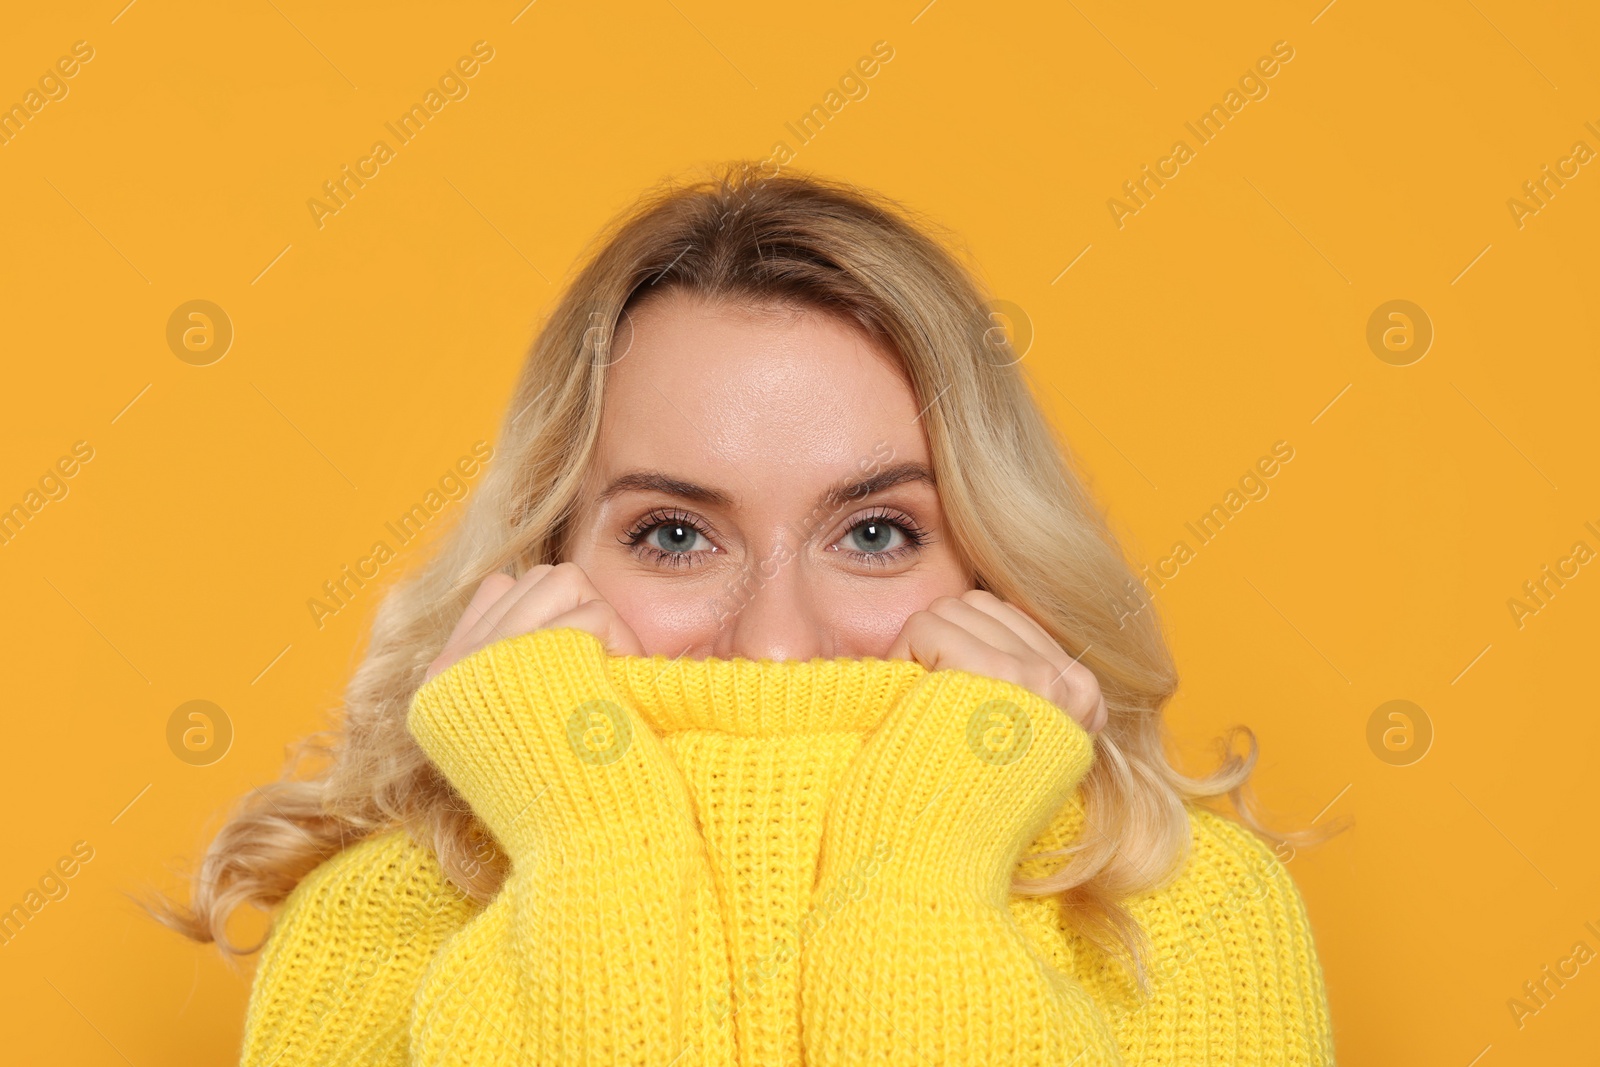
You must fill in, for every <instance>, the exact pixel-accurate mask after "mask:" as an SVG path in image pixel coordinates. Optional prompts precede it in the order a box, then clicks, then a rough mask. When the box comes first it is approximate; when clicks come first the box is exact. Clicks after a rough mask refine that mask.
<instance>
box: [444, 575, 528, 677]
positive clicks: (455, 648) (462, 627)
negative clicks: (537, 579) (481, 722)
mask: <svg viewBox="0 0 1600 1067" xmlns="http://www.w3.org/2000/svg"><path fill="white" fill-rule="evenodd" d="M515 584H516V579H514V578H512V577H511V575H509V574H505V573H503V572H498V571H497V572H496V573H494V574H491V575H489V576H488V577H487V578H485V579H484V580H483V581H481V582H479V583H478V589H477V591H476V592H475V593H473V594H472V600H471V601H469V602H468V603H467V607H466V610H464V611H463V612H462V613H461V618H459V619H457V620H456V625H455V629H453V630H451V631H450V636H449V637H448V638H447V639H446V640H445V643H444V647H443V648H441V649H440V650H439V654H438V655H437V656H435V657H434V658H433V662H432V663H430V664H428V669H427V671H426V673H425V674H424V675H423V680H424V681H426V680H428V679H430V678H432V677H433V676H434V675H435V674H438V673H439V671H440V669H442V666H443V665H444V664H447V663H453V662H455V661H456V660H457V659H459V658H460V657H461V653H462V652H463V651H464V650H465V649H467V648H469V647H471V646H469V645H468V644H467V640H468V638H469V636H470V635H471V633H472V631H473V629H474V628H475V627H476V626H477V625H478V622H479V621H480V620H481V619H482V618H483V615H484V612H486V611H488V610H489V608H490V607H491V606H492V605H493V604H494V603H495V602H496V601H497V600H499V599H500V598H501V597H502V596H504V595H505V591H506V590H507V589H509V588H511V587H512V586H513V585H515Z"/></svg>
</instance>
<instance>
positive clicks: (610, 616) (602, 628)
mask: <svg viewBox="0 0 1600 1067" xmlns="http://www.w3.org/2000/svg"><path fill="white" fill-rule="evenodd" d="M560 626H572V627H576V628H577V629H579V630H583V631H585V632H587V633H591V634H594V635H595V636H596V637H598V638H599V639H600V643H601V644H602V645H604V646H605V649H606V654H607V655H610V656H642V655H644V645H643V644H642V643H640V641H639V635H638V634H636V633H634V632H633V627H631V626H629V625H628V624H627V623H626V622H624V621H623V619H622V616H620V615H618V614H617V611H616V609H615V608H613V607H612V606H611V605H610V604H608V603H606V602H605V601H604V600H587V601H584V602H583V603H582V604H579V605H578V606H577V607H575V608H573V609H572V610H571V611H566V612H562V613H561V614H560V615H557V616H556V617H555V618H553V619H551V620H550V621H549V622H547V623H545V624H544V626H543V627H541V628H542V629H546V630H554V629H556V628H557V627H560Z"/></svg>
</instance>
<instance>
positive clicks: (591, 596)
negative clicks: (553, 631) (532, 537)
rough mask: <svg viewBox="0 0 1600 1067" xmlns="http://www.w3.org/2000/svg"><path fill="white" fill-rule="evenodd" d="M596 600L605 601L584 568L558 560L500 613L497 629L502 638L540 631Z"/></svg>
mask: <svg viewBox="0 0 1600 1067" xmlns="http://www.w3.org/2000/svg"><path fill="white" fill-rule="evenodd" d="M594 600H598V601H601V602H604V600H605V598H604V597H602V596H601V595H600V591H599V590H598V589H596V588H595V587H594V583H593V582H591V581H590V580H589V576H588V575H587V574H585V573H584V572H583V568H581V567H579V566H578V565H577V564H576V563H571V562H567V563H558V564H556V565H555V566H553V567H551V568H550V570H549V571H547V572H546V573H545V574H544V575H542V576H541V578H540V580H539V581H538V582H537V583H536V584H534V585H532V586H530V587H529V589H528V591H527V592H526V593H524V594H523V595H522V596H520V597H518V598H517V600H516V602H515V603H513V604H512V605H511V606H510V607H509V608H508V609H507V610H506V613H505V614H504V615H502V616H500V621H499V622H498V623H497V632H498V633H499V634H500V635H501V636H502V637H515V636H516V635H518V634H525V633H531V632H532V631H534V630H541V629H544V628H545V627H547V626H549V625H550V620H551V619H554V618H555V617H556V616H558V615H560V614H562V613H563V612H568V611H571V610H572V609H574V608H576V607H578V606H579V605H581V604H585V603H588V602H590V601H594Z"/></svg>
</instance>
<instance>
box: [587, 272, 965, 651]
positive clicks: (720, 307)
mask: <svg viewBox="0 0 1600 1067" xmlns="http://www.w3.org/2000/svg"><path fill="white" fill-rule="evenodd" d="M611 359H612V361H613V362H612V365H611V366H610V367H609V368H608V369H607V371H606V373H607V380H606V395H605V401H604V405H603V411H602V414H601V432H600V441H599V452H598V455H597V456H596V459H595V462H594V464H593V465H592V467H591V469H590V471H589V473H588V483H587V485H586V487H585V491H584V494H583V500H582V503H581V505H580V508H579V511H578V513H577V514H576V516H575V517H574V520H573V523H572V526H571V528H570V532H569V535H568V539H567V543H566V545H565V550H564V552H563V553H562V556H561V559H562V560H563V561H566V560H571V561H572V562H575V563H577V564H578V565H579V566H580V567H582V568H583V570H584V572H585V573H586V574H588V576H589V578H590V580H591V581H592V582H593V583H594V585H595V587H596V588H597V589H598V590H599V591H600V595H601V596H603V597H604V598H605V599H606V600H607V601H608V602H609V603H610V604H611V605H612V606H613V607H614V608H616V610H617V613H618V614H619V615H621V616H622V619H623V621H625V622H627V623H628V624H629V625H630V626H631V627H632V628H633V630H634V632H635V633H636V634H638V636H639V640H640V641H641V642H642V643H643V645H644V649H645V654H646V655H656V654H661V655H665V656H669V657H677V656H680V655H681V656H687V657H689V658H692V659H702V658H705V657H707V656H719V657H722V658H731V657H733V656H743V657H745V658H747V659H759V658H761V657H768V658H771V659H775V660H792V659H798V660H806V659H810V658H812V657H813V656H823V657H834V656H852V657H861V656H879V657H881V656H883V655H884V654H885V653H887V651H888V649H889V647H890V645H891V644H892V643H893V642H894V639H895V636H896V634H898V633H899V631H900V627H901V626H902V625H903V624H904V623H905V620H906V618H907V617H908V616H909V615H910V614H911V613H912V612H914V611H919V610H921V609H923V608H926V607H927V606H928V605H929V604H930V603H931V602H932V601H933V600H934V599H935V598H936V597H939V596H944V595H950V596H959V595H961V594H962V593H964V592H966V591H968V590H969V589H971V588H973V585H972V582H971V581H970V576H969V574H968V572H967V570H966V568H965V567H964V566H963V565H962V564H961V562H960V561H959V559H958V558H957V555H956V552H955V550H954V547H953V546H952V544H951V543H950V540H949V538H948V537H947V536H946V531H945V524H944V514H943V512H942V511H941V509H940V506H939V495H938V492H937V490H936V489H935V487H934V485H933V484H932V469H931V467H930V465H929V461H928V448H927V443H926V440H925V438H924V433H923V424H922V421H921V411H920V409H919V406H918V404H917V403H916V399H915V398H914V397H913V395H912V393H911V388H910V386H909V385H908V384H907V383H906V382H905V381H904V380H903V379H902V378H901V377H900V374H899V373H898V371H897V370H896V369H895V368H894V367H893V366H892V364H891V363H890V362H889V359H888V358H887V355H886V354H885V353H883V352H882V351H881V350H879V349H876V348H874V347H873V346H872V345H871V344H870V343H869V342H868V341H867V340H866V339H865V337H864V336H863V335H861V334H860V333H858V332H857V331H856V330H855V329H853V328H851V327H850V326H848V325H846V324H845V323H844V322H843V321H842V320H840V319H837V318H835V317H833V316H830V315H827V314H824V313H820V312H817V311H815V310H811V309H806V310H801V311H795V310H793V309H782V310H776V309H762V310H761V311H750V310H744V309H740V308H737V307H734V306H732V305H729V304H725V303H712V304H707V303H703V302H701V301H700V300H698V299H696V298H692V297H689V296H687V295H685V294H684V293H683V292H682V291H681V290H670V291H668V292H667V293H665V294H663V295H661V296H659V297H652V298H651V299H649V300H647V301H645V302H644V303H643V304H642V305H640V306H639V307H637V308H636V309H634V310H633V311H632V312H631V313H630V314H629V315H628V316H624V318H623V321H622V322H621V323H620V324H619V325H618V329H617V335H616V337H615V339H614V344H613V349H612V354H611ZM863 482H871V483H872V484H871V485H869V489H870V491H868V492H864V493H860V494H859V495H855V496H844V497H841V498H839V499H830V497H829V493H830V491H841V492H843V491H847V490H848V488H849V487H850V486H852V485H859V484H860V483H863ZM919 541H920V542H921V543H920V544H919V543H918V542H919Z"/></svg>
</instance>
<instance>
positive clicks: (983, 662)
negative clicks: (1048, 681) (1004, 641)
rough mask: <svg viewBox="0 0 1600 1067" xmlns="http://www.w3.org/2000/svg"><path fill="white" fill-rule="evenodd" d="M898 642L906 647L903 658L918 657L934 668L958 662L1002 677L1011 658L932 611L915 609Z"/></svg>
mask: <svg viewBox="0 0 1600 1067" xmlns="http://www.w3.org/2000/svg"><path fill="white" fill-rule="evenodd" d="M895 643H896V644H897V645H900V646H902V647H903V648H904V649H905V654H904V655H903V656H901V657H899V658H902V659H911V660H915V661H916V662H918V663H920V664H922V665H923V666H924V667H926V668H927V669H928V670H930V671H936V670H939V669H940V668H941V667H943V666H945V665H946V664H949V663H951V662H956V663H958V664H959V665H961V668H962V669H963V670H967V671H970V672H972V673H975V674H984V675H988V676H989V677H999V676H1000V675H1001V674H1003V673H1005V672H1006V661H1007V660H1009V659H1011V657H1010V656H1008V655H1007V654H1006V653H1004V652H1002V651H1000V650H999V649H997V648H995V647H994V646H993V645H991V644H989V643H988V642H987V641H984V640H981V639H980V638H979V637H978V636H977V635H975V634H973V633H972V631H970V630H968V629H967V628H966V627H964V626H961V625H959V624H957V623H954V622H951V621H950V620H949V619H946V618H944V617H942V616H940V615H936V614H934V613H933V611H932V610H927V611H915V612H912V613H911V617H910V618H908V619H906V624H905V626H903V627H902V628H901V630H900V636H899V637H898V638H896V639H895Z"/></svg>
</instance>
